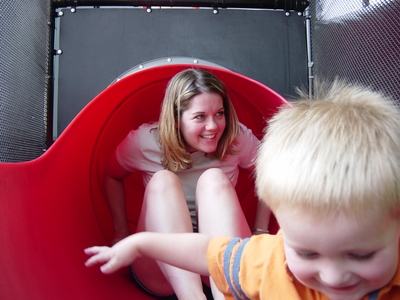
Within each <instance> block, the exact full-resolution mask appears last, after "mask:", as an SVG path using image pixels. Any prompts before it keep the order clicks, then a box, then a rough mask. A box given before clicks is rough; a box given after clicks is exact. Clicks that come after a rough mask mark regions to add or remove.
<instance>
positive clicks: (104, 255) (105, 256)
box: [85, 251, 111, 267]
mask: <svg viewBox="0 0 400 300" xmlns="http://www.w3.org/2000/svg"><path fill="white" fill-rule="evenodd" d="M110 259H111V253H109V252H103V251H101V252H99V253H96V254H94V255H93V256H92V257H90V258H89V259H88V260H87V261H86V263H85V265H86V266H87V267H90V266H93V265H96V264H103V263H106V262H108V261H109V260H110Z"/></svg>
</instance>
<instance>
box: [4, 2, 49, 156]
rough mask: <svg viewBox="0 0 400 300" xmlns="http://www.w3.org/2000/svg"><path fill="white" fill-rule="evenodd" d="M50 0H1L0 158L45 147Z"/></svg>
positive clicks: (36, 153)
mask: <svg viewBox="0 0 400 300" xmlns="http://www.w3.org/2000/svg"><path fill="white" fill-rule="evenodd" d="M49 12H50V0H29V1H26V0H12V1H10V0H6V1H0V161H1V162H18V161H27V160H31V159H34V158H36V157H38V156H40V155H41V154H42V153H43V149H45V147H46V136H47V133H46V128H47V124H46V122H47V113H46V110H47V109H46V108H47V100H46V99H47V85H48V84H47V81H48V77H47V76H46V73H47V68H48V63H47V61H48V56H49V55H48V53H49V51H48V44H49V26H48V20H49V17H48V16H49V15H50V14H49Z"/></svg>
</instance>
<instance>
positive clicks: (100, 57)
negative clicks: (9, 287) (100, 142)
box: [58, 8, 307, 133]
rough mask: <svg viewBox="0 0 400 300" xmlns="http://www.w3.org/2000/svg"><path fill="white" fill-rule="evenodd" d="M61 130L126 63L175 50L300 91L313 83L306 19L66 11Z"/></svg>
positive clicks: (236, 13)
mask: <svg viewBox="0 0 400 300" xmlns="http://www.w3.org/2000/svg"><path fill="white" fill-rule="evenodd" d="M64 12H65V13H64V16H63V17H62V18H61V26H60V48H61V49H62V50H63V54H62V55H61V56H60V57H59V59H60V68H59V69H60V73H59V94H58V97H59V101H58V102H59V103H58V107H59V109H58V132H59V133H61V132H62V131H63V130H64V128H65V127H66V126H67V125H68V124H69V122H70V121H71V120H72V119H73V117H74V116H75V115H76V114H77V113H78V112H79V111H80V110H81V109H82V108H83V107H84V106H85V105H86V104H87V103H88V102H89V101H90V100H91V99H93V98H94V97H95V96H96V95H97V94H98V93H100V92H101V91H102V90H104V89H105V88H106V87H107V86H108V85H109V84H110V83H111V82H112V81H113V80H114V79H115V78H117V77H118V76H119V75H121V74H122V73H124V72H125V71H126V70H128V69H130V68H132V67H134V66H137V65H139V64H141V63H143V62H146V61H149V60H153V59H157V58H162V57H171V56H184V57H193V58H198V59H203V60H207V61H211V62H213V63H216V64H218V65H222V66H223V67H226V68H228V69H231V70H233V71H236V72H239V73H242V74H244V75H246V76H248V77H250V78H253V79H255V80H257V81H260V82H262V83H264V84H266V85H267V86H269V87H271V88H272V89H274V90H275V91H277V92H278V93H280V94H281V95H283V96H287V95H294V94H295V90H294V88H295V87H296V86H301V85H306V83H307V55H306V41H305V29H304V19H303V18H302V17H299V16H297V15H292V16H290V17H286V16H285V14H284V12H274V11H266V10H231V9H229V10H225V9H224V10H220V11H219V13H218V14H216V15H215V14H213V13H212V10H210V9H154V10H153V11H152V12H151V13H147V12H146V10H144V9H115V8H113V9H112V8H108V9H93V8H91V9H77V11H76V13H71V12H70V11H69V10H67V9H65V10H64Z"/></svg>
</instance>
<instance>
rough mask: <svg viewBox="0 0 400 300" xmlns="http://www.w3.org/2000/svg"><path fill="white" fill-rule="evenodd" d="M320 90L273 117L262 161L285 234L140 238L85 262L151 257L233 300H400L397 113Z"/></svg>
mask: <svg viewBox="0 0 400 300" xmlns="http://www.w3.org/2000/svg"><path fill="white" fill-rule="evenodd" d="M321 91H323V92H324V94H323V95H322V93H320V92H321ZM320 92H318V91H317V92H316V96H315V99H313V100H305V99H307V98H308V96H307V95H304V94H302V95H301V97H302V98H303V99H304V100H301V101H298V102H295V103H294V104H293V107H292V108H290V107H287V108H282V109H281V110H280V112H279V113H277V114H276V115H275V116H274V117H273V119H272V120H271V121H270V122H269V125H268V128H267V131H266V134H265V137H264V139H263V142H262V146H261V148H260V151H259V154H258V157H257V162H256V186H257V193H258V195H259V197H260V199H262V200H263V201H264V202H265V204H266V205H268V206H269V207H270V208H271V210H272V211H273V213H274V214H275V216H276V218H277V220H278V222H279V225H280V228H281V230H280V232H279V233H278V234H277V235H267V234H263V235H258V236H253V237H252V238H250V239H235V238H228V237H213V238H212V237H208V236H204V235H201V234H196V233H194V234H175V235H163V234H156V233H140V234H135V235H132V236H130V237H128V238H126V239H125V240H123V241H121V242H120V243H118V244H116V245H115V246H114V247H112V248H108V247H92V248H88V249H86V250H85V252H86V253H87V254H88V255H93V256H92V257H91V258H90V259H89V260H88V261H87V262H86V265H87V266H92V265H94V264H97V263H101V264H103V266H102V267H101V270H102V271H103V272H104V273H112V272H114V271H116V270H117V269H119V268H121V267H122V266H126V265H129V264H130V263H131V262H132V261H133V260H134V259H135V258H137V257H139V256H142V255H145V256H150V257H152V258H154V259H157V260H160V261H164V262H166V263H169V264H172V265H175V266H177V267H180V268H184V269H187V270H190V271H192V272H196V273H200V274H204V275H209V274H211V276H212V277H213V279H214V282H215V284H216V285H217V287H218V288H219V290H220V291H222V292H223V293H224V295H225V297H226V299H290V300H291V299H299V300H300V299H302V300H304V299H332V300H359V299H400V270H399V240H400V111H399V109H398V108H397V107H396V105H395V104H394V103H392V102H390V101H389V100H387V99H385V98H384V97H383V96H381V95H380V94H378V93H375V92H372V91H370V90H368V89H365V88H361V87H357V86H353V85H345V84H343V83H339V82H337V81H336V82H334V83H333V84H331V86H329V87H328V86H326V85H322V86H321V87H320Z"/></svg>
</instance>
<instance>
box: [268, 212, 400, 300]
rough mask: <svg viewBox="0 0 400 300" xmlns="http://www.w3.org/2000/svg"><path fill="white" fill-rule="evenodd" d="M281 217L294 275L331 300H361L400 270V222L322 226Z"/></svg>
mask: <svg viewBox="0 0 400 300" xmlns="http://www.w3.org/2000/svg"><path fill="white" fill-rule="evenodd" d="M275 215H276V217H277V220H278V221H279V224H280V227H281V229H282V233H283V239H284V246H285V255H286V260H287V265H288V267H289V269H290V270H291V272H292V273H293V275H294V276H295V277H296V278H297V280H298V281H300V282H301V283H302V284H304V285H305V286H308V287H309V288H311V289H314V290H317V291H319V292H321V293H323V294H325V295H326V296H327V297H328V298H329V299H331V300H339V299H340V300H350V299H351V300H355V299H361V298H362V297H363V296H365V295H367V294H368V293H370V292H372V291H375V290H378V289H380V288H382V287H383V286H385V285H386V284H387V283H388V282H389V281H390V280H391V279H392V277H393V276H394V274H395V272H396V270H397V264H398V253H399V236H400V229H399V222H398V221H395V220H394V219H392V218H390V217H388V216H381V215H380V214H377V213H374V214H372V213H371V214H370V215H368V216H365V218H364V219H363V220H362V221H356V220H354V219H350V218H348V217H345V216H341V215H339V216H337V217H334V218H332V219H331V220H323V221H316V220H315V219H312V216H307V215H306V214H301V213H293V212H290V211H288V210H287V209H286V210H285V209H282V211H277V212H276V213H275Z"/></svg>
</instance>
